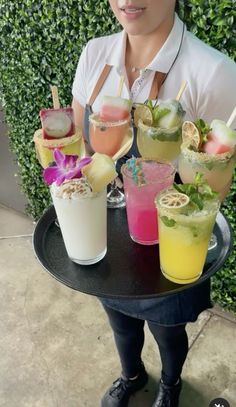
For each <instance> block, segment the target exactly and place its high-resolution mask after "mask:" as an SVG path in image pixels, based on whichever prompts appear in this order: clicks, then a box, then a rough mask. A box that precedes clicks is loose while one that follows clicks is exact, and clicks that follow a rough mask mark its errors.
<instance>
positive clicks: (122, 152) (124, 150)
mask: <svg viewBox="0 0 236 407" xmlns="http://www.w3.org/2000/svg"><path fill="white" fill-rule="evenodd" d="M132 144H133V135H132V136H130V137H129V138H128V140H127V141H126V142H125V143H124V144H123V145H122V146H121V148H120V149H119V150H118V151H117V152H116V153H115V154H114V155H113V157H112V160H113V161H116V160H118V159H119V158H120V157H123V155H125V154H126V153H127V152H128V151H129V149H130V147H131V146H132Z"/></svg>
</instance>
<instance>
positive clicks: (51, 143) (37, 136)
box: [33, 128, 82, 149]
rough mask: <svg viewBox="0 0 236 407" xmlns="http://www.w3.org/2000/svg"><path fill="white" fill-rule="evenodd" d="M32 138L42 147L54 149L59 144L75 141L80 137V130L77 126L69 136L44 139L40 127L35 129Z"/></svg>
mask: <svg viewBox="0 0 236 407" xmlns="http://www.w3.org/2000/svg"><path fill="white" fill-rule="evenodd" d="M33 139H34V142H35V143H38V144H41V145H42V146H43V147H48V148H49V149H50V148H51V149H54V148H59V147H61V146H62V147H65V146H66V145H67V144H71V143H74V142H75V141H78V140H79V139H82V132H81V130H80V129H79V128H76V129H75V133H74V134H72V135H71V136H67V137H62V138H59V139H56V138H55V139H44V138H43V131H42V129H38V130H36V131H35V133H34V138H33Z"/></svg>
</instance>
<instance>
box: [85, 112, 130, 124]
mask: <svg viewBox="0 0 236 407" xmlns="http://www.w3.org/2000/svg"><path fill="white" fill-rule="evenodd" d="M98 118H99V113H92V114H91V115H90V116H89V121H90V123H92V124H94V125H95V126H96V127H118V126H122V125H124V124H129V123H130V122H131V118H130V116H128V117H127V119H123V120H117V121H110V122H109V121H107V122H105V121H102V120H101V119H100V118H99V119H98Z"/></svg>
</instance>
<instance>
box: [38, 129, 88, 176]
mask: <svg viewBox="0 0 236 407" xmlns="http://www.w3.org/2000/svg"><path fill="white" fill-rule="evenodd" d="M34 143H35V151H36V155H37V158H38V161H39V163H40V164H41V166H42V167H43V168H46V167H47V166H48V165H49V164H50V163H51V162H52V161H53V151H54V150H55V149H56V148H57V149H59V150H61V152H62V153H63V154H74V155H78V157H82V156H83V155H84V154H85V148H84V142H83V137H82V132H81V131H80V129H78V128H77V129H76V132H75V134H73V135H72V136H69V137H63V138H59V139H51V140H48V139H44V138H43V131H42V129H38V130H36V132H35V133H34Z"/></svg>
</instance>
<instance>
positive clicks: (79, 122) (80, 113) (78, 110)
mask: <svg viewBox="0 0 236 407" xmlns="http://www.w3.org/2000/svg"><path fill="white" fill-rule="evenodd" d="M72 108H73V110H74V117H75V126H76V127H79V128H80V129H81V131H82V136H83V140H84V145H85V151H86V154H87V155H92V154H93V151H92V150H91V148H90V146H89V144H88V142H87V141H86V140H85V137H84V133H83V120H84V107H83V106H82V105H81V104H80V103H79V102H77V100H76V99H75V98H73V101H72Z"/></svg>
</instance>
